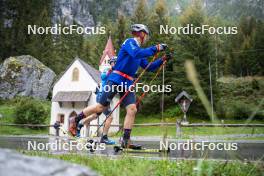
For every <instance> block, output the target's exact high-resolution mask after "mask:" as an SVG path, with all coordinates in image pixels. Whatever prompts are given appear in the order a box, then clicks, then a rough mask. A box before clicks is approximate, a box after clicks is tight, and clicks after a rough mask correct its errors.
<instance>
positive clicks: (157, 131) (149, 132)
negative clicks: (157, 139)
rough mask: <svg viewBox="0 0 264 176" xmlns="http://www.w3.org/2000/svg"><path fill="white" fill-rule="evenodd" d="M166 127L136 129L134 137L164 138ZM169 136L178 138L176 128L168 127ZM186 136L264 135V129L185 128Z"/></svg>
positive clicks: (183, 129)
mask: <svg viewBox="0 0 264 176" xmlns="http://www.w3.org/2000/svg"><path fill="white" fill-rule="evenodd" d="M165 129H166V128H165V127H134V128H133V130H132V135H133V136H162V135H163V134H164V132H165ZM167 132H168V133H167V134H168V135H169V136H172V137H175V136H176V127H172V126H170V127H167ZM182 134H183V135H184V136H189V135H199V136H209V135H225V134H264V128H263V127H256V128H254V130H253V128H252V127H246V128H243V127H185V128H182Z"/></svg>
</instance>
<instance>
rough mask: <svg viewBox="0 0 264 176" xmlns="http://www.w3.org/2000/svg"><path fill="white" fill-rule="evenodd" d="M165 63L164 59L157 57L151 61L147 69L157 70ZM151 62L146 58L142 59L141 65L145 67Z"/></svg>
mask: <svg viewBox="0 0 264 176" xmlns="http://www.w3.org/2000/svg"><path fill="white" fill-rule="evenodd" d="M162 63H163V61H162V59H161V58H160V59H157V60H155V61H153V62H151V63H150V65H149V67H148V68H147V71H155V70H156V69H157V68H159V66H160V65H161V64H162ZM148 64H149V62H148V60H147V59H146V58H143V59H141V61H140V66H141V67H142V68H143V69H145V68H146V67H147V65H148Z"/></svg>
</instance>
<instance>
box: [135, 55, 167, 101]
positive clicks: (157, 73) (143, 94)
mask: <svg viewBox="0 0 264 176" xmlns="http://www.w3.org/2000/svg"><path fill="white" fill-rule="evenodd" d="M166 62H167V60H165V61H164V62H163V64H162V65H160V67H159V69H158V71H157V72H156V74H155V76H154V77H153V78H152V79H151V80H150V82H149V84H150V85H151V84H152V82H153V81H154V80H155V79H156V78H157V76H158V75H159V73H160V71H161V69H162V67H163V66H164V65H165V64H166ZM146 93H148V92H143V93H142V94H141V96H140V97H139V98H138V100H137V102H136V105H138V104H139V103H140V101H141V100H142V99H143V98H144V97H145V95H146Z"/></svg>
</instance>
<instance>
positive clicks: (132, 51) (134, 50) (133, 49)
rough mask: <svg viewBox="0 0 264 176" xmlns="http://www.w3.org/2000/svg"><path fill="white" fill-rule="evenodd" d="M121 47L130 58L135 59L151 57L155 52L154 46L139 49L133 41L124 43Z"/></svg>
mask: <svg viewBox="0 0 264 176" xmlns="http://www.w3.org/2000/svg"><path fill="white" fill-rule="evenodd" d="M123 47H124V49H125V50H126V52H127V53H128V54H129V55H130V56H131V57H133V58H136V59H139V58H145V57H149V56H153V55H154V54H155V53H156V52H157V47H156V46H152V47H149V48H140V47H139V46H138V45H137V44H136V42H135V41H133V40H127V41H125V43H124V46H123Z"/></svg>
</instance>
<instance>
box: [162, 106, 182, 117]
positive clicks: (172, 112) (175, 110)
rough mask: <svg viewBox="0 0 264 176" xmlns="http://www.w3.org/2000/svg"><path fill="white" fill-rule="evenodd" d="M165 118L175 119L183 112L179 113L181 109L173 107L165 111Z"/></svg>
mask: <svg viewBox="0 0 264 176" xmlns="http://www.w3.org/2000/svg"><path fill="white" fill-rule="evenodd" d="M165 114H166V116H168V117H176V116H181V115H182V114H183V112H182V111H181V108H180V107H179V106H178V105H175V106H174V107H173V106H172V107H170V108H169V109H167V110H166V111H165Z"/></svg>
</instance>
